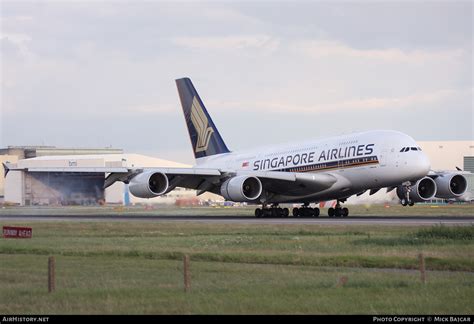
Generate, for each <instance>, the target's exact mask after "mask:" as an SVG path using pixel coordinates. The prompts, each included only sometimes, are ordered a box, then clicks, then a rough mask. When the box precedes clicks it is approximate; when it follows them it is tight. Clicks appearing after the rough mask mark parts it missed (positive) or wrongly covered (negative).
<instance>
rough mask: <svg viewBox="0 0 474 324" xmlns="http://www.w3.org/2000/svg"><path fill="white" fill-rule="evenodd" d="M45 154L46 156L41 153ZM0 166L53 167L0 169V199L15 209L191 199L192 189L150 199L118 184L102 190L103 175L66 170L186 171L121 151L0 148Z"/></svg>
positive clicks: (168, 201) (177, 165) (163, 162)
mask: <svg viewBox="0 0 474 324" xmlns="http://www.w3.org/2000/svg"><path fill="white" fill-rule="evenodd" d="M45 152H47V153H46V154H47V155H44V154H45ZM1 153H3V154H4V155H0V161H1V162H6V161H8V162H10V163H15V162H16V164H17V166H18V167H20V168H29V167H36V168H38V167H39V168H41V167H45V168H46V167H47V168H57V169H58V170H59V169H60V170H61V171H60V172H59V171H57V172H28V171H20V172H10V173H9V174H8V176H7V177H6V178H5V179H4V176H3V172H4V170H3V168H2V170H1V171H0V172H1V174H0V176H1V179H0V184H1V187H0V189H2V191H1V192H0V194H1V195H2V196H3V197H4V198H3V199H4V201H5V202H8V203H15V204H20V205H26V206H29V205H56V206H57V205H98V204H103V203H116V204H123V203H127V202H131V203H137V202H147V203H150V202H153V203H174V202H175V201H176V199H178V198H184V197H194V196H195V191H194V190H186V189H179V190H175V191H174V192H172V193H170V194H168V195H166V196H163V197H158V198H155V199H152V200H147V199H140V198H136V197H133V196H131V195H129V193H128V189H127V186H126V185H125V184H123V183H121V182H118V183H115V184H114V185H112V186H111V187H109V188H107V189H105V190H104V189H103V185H104V179H105V174H104V173H97V172H88V173H85V172H83V173H72V172H67V169H68V168H69V167H87V168H94V167H108V168H115V167H116V168H122V167H189V165H186V164H181V163H176V162H172V161H167V160H163V159H157V158H152V157H148V156H144V155H140V154H123V151H122V150H120V149H109V148H106V149H71V148H54V147H47V148H45V147H9V148H7V149H3V150H0V154H1Z"/></svg>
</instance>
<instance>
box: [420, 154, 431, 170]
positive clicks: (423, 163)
mask: <svg viewBox="0 0 474 324" xmlns="http://www.w3.org/2000/svg"><path fill="white" fill-rule="evenodd" d="M417 169H418V171H419V172H420V173H423V174H424V175H427V174H428V172H430V170H431V162H430V159H429V158H428V157H427V156H426V154H425V153H422V152H420V156H419V157H418V161H417Z"/></svg>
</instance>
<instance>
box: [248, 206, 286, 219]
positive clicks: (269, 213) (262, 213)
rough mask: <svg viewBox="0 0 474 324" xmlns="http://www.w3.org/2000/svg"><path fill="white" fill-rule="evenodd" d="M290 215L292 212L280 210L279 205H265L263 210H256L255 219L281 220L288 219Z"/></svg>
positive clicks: (284, 209)
mask: <svg viewBox="0 0 474 324" xmlns="http://www.w3.org/2000/svg"><path fill="white" fill-rule="evenodd" d="M289 215H290V211H289V209H288V208H280V207H278V204H273V205H272V206H271V207H267V206H266V205H263V206H262V208H257V209H255V217H257V218H261V217H274V218H281V217H288V216H289Z"/></svg>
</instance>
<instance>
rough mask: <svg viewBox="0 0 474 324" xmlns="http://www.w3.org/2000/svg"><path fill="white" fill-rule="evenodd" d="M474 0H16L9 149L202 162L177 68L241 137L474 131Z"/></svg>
mask: <svg viewBox="0 0 474 324" xmlns="http://www.w3.org/2000/svg"><path fill="white" fill-rule="evenodd" d="M473 10H474V9H473V2H472V1H391V2H388V1H378V2H375V1H345V2H342V1H330V2H329V1H328V2H323V1H213V2H196V1H188V2H184V1H173V2H164V1H146V2H144V1H52V2H48V1H33V2H27V1H4V0H0V18H1V28H0V38H1V49H0V50H1V60H0V62H1V65H0V73H1V80H0V81H1V84H0V91H1V92H0V103H1V109H0V147H4V146H8V145H54V146H58V147H113V148H123V149H124V150H125V152H126V153H139V154H146V155H150V156H155V157H160V158H164V159H169V160H174V161H179V162H184V163H190V164H191V163H193V154H192V149H191V145H190V141H189V138H188V133H187V129H186V126H185V122H184V118H183V115H182V110H181V106H180V102H179V97H178V93H177V90H176V85H175V81H174V80H175V79H178V78H181V77H190V78H191V79H192V81H193V83H194V86H195V87H196V89H197V90H198V92H199V94H200V96H201V99H202V100H203V102H204V104H205V105H206V108H207V109H208V111H209V113H210V115H211V116H212V118H213V120H214V123H215V124H216V126H217V128H218V129H219V132H220V134H221V135H222V137H223V138H224V140H225V141H226V144H227V146H228V147H229V148H230V149H231V150H234V151H236V150H241V149H245V148H251V147H258V146H265V145H273V144H278V143H284V142H294V141H300V140H308V139H311V138H315V139H316V138H324V137H329V136H334V135H341V134H350V133H353V132H358V131H365V130H371V129H393V130H398V131H401V132H404V133H406V134H408V135H410V136H412V137H413V138H414V139H415V140H418V141H430V140H474V113H473V110H474V108H473V106H474V104H473V74H474V70H473V52H472V48H473V29H474V25H473Z"/></svg>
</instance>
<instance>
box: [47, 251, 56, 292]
mask: <svg viewBox="0 0 474 324" xmlns="http://www.w3.org/2000/svg"><path fill="white" fill-rule="evenodd" d="M55 268H56V265H55V261H54V256H50V257H49V258H48V292H49V293H51V292H53V291H54V290H55V288H56V284H55V281H56V269H55Z"/></svg>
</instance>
